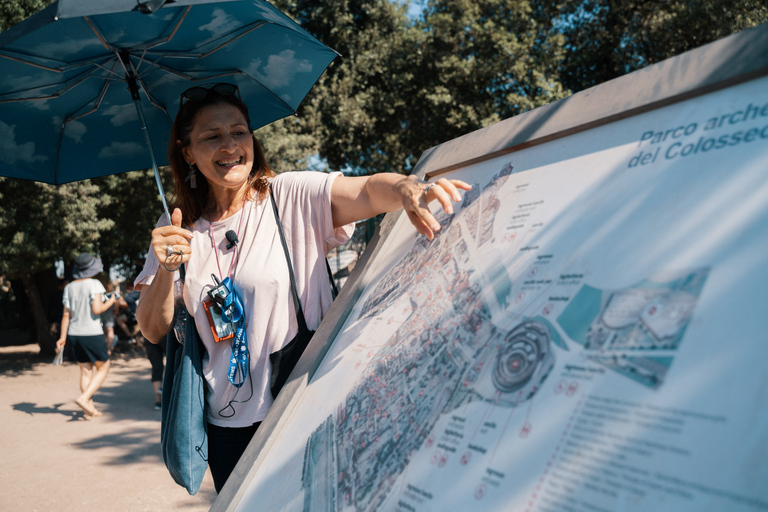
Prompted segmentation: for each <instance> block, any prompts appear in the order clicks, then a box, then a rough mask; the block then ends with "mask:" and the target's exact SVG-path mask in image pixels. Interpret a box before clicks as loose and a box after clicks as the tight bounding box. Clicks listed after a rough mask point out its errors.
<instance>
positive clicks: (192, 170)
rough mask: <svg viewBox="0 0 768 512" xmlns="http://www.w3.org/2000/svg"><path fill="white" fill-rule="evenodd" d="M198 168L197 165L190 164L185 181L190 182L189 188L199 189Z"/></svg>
mask: <svg viewBox="0 0 768 512" xmlns="http://www.w3.org/2000/svg"><path fill="white" fill-rule="evenodd" d="M196 172H197V166H196V165H195V164H189V174H187V177H186V178H184V181H188V182H189V188H197V174H196Z"/></svg>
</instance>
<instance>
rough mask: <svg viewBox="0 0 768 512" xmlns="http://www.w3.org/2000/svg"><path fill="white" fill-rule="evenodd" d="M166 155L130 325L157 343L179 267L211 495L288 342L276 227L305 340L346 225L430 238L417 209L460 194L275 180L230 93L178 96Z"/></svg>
mask: <svg viewBox="0 0 768 512" xmlns="http://www.w3.org/2000/svg"><path fill="white" fill-rule="evenodd" d="M168 155H169V160H170V162H171V167H172V170H173V175H174V178H175V187H176V195H177V198H178V204H177V206H178V207H177V208H175V209H174V211H173V215H172V225H170V226H169V225H168V223H167V221H166V220H165V218H164V217H163V218H161V219H160V221H159V222H158V227H157V228H156V229H155V230H154V231H153V232H152V242H151V249H150V251H149V252H148V254H147V261H146V264H145V267H144V270H143V271H142V273H141V274H140V275H139V276H138V277H137V279H136V287H137V288H138V289H141V300H140V302H139V307H138V310H137V313H136V316H137V319H138V322H139V325H140V327H141V331H142V333H143V334H144V336H145V337H146V338H147V339H148V340H150V341H152V342H154V343H157V342H159V341H160V340H161V339H162V338H163V337H165V335H166V334H167V333H168V332H169V331H170V330H171V328H172V323H173V318H174V305H175V301H176V300H177V297H176V296H175V295H176V294H175V290H177V289H178V286H176V285H175V284H174V283H175V274H176V273H175V272H174V269H175V268H177V267H178V265H180V264H182V263H184V264H185V268H186V279H185V282H184V287H183V300H184V303H185V305H186V307H187V309H188V311H189V313H190V314H191V315H192V317H193V318H194V320H195V324H196V327H197V331H198V333H199V334H200V337H201V339H202V341H203V344H204V345H205V349H206V352H207V354H206V356H205V358H204V360H203V374H204V376H205V379H206V382H207V392H206V401H207V411H208V412H207V415H208V417H207V421H208V443H209V444H208V463H209V467H210V469H211V473H212V476H213V480H214V485H215V487H216V490H217V492H218V491H220V490H221V488H222V486H223V485H224V482H225V481H226V480H227V478H228V476H229V474H230V473H231V471H232V470H233V469H234V466H235V464H236V463H237V460H238V459H239V458H240V455H241V454H242V453H243V452H244V450H245V448H246V446H247V445H248V442H249V441H250V439H251V437H252V436H253V434H254V432H255V431H256V429H257V428H258V426H259V424H260V422H261V420H262V419H264V417H265V416H266V414H267V411H268V410H269V407H270V406H271V405H272V402H273V396H272V394H271V392H270V377H271V372H272V367H271V365H270V360H269V355H270V354H271V353H273V352H276V351H277V350H280V349H281V348H282V347H284V346H285V345H286V344H287V343H288V342H290V341H291V340H292V339H293V338H294V337H295V336H296V334H297V332H298V323H297V320H296V313H295V312H294V307H293V302H292V295H291V280H290V276H289V270H288V265H287V262H286V253H285V250H284V248H283V246H282V245H281V238H280V234H279V230H278V222H280V223H281V224H282V228H283V230H284V233H285V237H286V239H287V246H288V253H289V254H290V259H291V262H292V265H293V270H294V272H295V282H296V287H297V291H298V295H299V296H300V303H301V307H302V309H303V314H304V318H305V320H306V324H307V326H308V327H309V329H310V330H314V329H316V328H317V327H318V325H319V324H320V321H321V320H322V317H323V315H324V314H325V312H326V311H327V310H328V308H329V307H330V305H331V302H332V300H333V298H332V293H331V286H330V282H329V279H328V274H327V273H326V268H325V261H324V260H325V255H326V254H327V253H328V251H329V250H330V249H331V248H332V247H334V246H337V245H339V244H341V243H344V242H345V241H346V240H348V239H349V237H350V236H351V234H352V230H353V229H354V222H356V221H358V220H362V219H366V218H370V217H373V216H375V215H378V214H380V213H383V212H389V211H394V210H397V209H399V208H404V209H405V210H406V212H407V213H408V216H409V218H410V220H411V222H412V223H413V224H414V226H415V227H416V229H417V230H418V231H419V232H420V233H422V234H424V235H426V236H427V237H428V238H430V239H431V238H432V237H433V236H434V234H435V232H436V231H438V230H439V229H440V224H439V223H438V222H437V221H436V219H435V218H434V217H433V215H432V214H431V212H430V211H429V209H428V208H427V203H428V202H429V201H431V200H434V199H437V200H438V201H439V202H440V203H441V205H442V207H443V209H444V210H445V211H446V212H447V213H452V211H453V208H452V204H451V201H458V200H460V195H459V189H463V190H469V188H470V187H469V185H467V184H466V183H464V182H462V181H458V180H450V181H449V180H446V179H441V180H438V181H437V182H436V183H435V184H430V185H427V184H426V183H424V182H423V181H421V180H418V179H416V178H414V177H404V176H401V175H399V174H390V173H383V174H377V175H373V176H368V177H344V176H342V175H341V173H331V174H324V173H318V172H292V173H286V174H282V175H280V176H276V175H275V173H274V172H273V171H272V170H271V169H270V168H269V166H268V164H267V162H266V161H265V159H264V155H263V152H262V150H261V147H260V145H259V143H258V141H257V140H256V138H255V137H254V136H253V130H252V129H251V123H250V118H249V115H248V109H247V107H246V106H245V104H244V103H243V102H242V101H241V99H240V97H239V92H238V90H237V88H236V87H235V86H234V85H230V84H216V85H214V86H211V87H208V88H201V87H195V88H192V89H190V90H188V91H186V92H185V93H184V94H183V95H182V98H181V106H180V109H179V112H178V115H177V116H176V119H175V122H174V126H173V131H172V132H171V140H170V144H169V149H168ZM270 194H272V198H274V200H275V203H276V205H277V211H278V212H279V219H277V218H276V216H275V213H273V207H272V204H271V201H272V198H270ZM182 226H184V227H182ZM233 242H234V243H233ZM226 278H229V282H231V283H233V286H232V288H231V289H229V291H228V290H227V289H225V288H226V287H224V285H223V284H221V283H222V282H225V279H226ZM222 287H224V288H222ZM232 291H234V293H235V294H236V297H237V298H236V300H238V299H239V302H240V306H241V310H242V312H243V315H242V316H243V318H244V322H243V324H242V325H243V326H244V327H243V329H244V336H243V339H244V340H245V342H244V343H245V346H243V347H240V346H238V347H237V348H235V347H236V344H237V343H241V341H239V340H240V336H233V335H232V334H233V333H228V332H227V331H226V329H220V327H222V326H221V325H219V321H218V320H217V319H216V315H213V314H211V309H212V307H213V305H214V304H213V303H214V302H215V301H217V296H221V295H220V294H222V293H223V294H227V293H231V292H232ZM214 309H215V308H214ZM224 327H226V326H224ZM243 352H245V353H246V354H249V357H246V358H245V359H244V361H247V363H246V365H245V367H241V366H240V365H241V362H240V360H239V358H233V357H232V356H233V354H236V353H241V354H242V353H243ZM233 375H234V376H235V377H237V378H233Z"/></svg>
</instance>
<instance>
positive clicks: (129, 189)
mask: <svg viewBox="0 0 768 512" xmlns="http://www.w3.org/2000/svg"><path fill="white" fill-rule="evenodd" d="M169 174H170V173H169V172H168V169H167V168H162V169H161V176H162V177H163V188H164V189H165V190H166V191H169V190H172V184H171V177H170V175H169ZM91 181H92V183H93V184H94V185H96V186H97V187H98V189H99V191H100V193H101V194H102V196H103V197H104V201H103V202H102V204H101V205H100V206H99V208H98V216H99V218H101V219H106V220H109V221H110V223H109V224H108V226H107V228H106V229H104V230H102V231H101V233H100V236H99V238H98V241H97V242H96V244H95V246H94V247H95V250H96V252H97V253H98V254H99V256H100V257H101V259H102V261H103V263H104V269H105V270H107V271H109V270H111V269H114V270H117V271H119V272H120V273H122V274H123V275H124V276H125V277H126V278H127V279H130V280H132V279H133V278H134V277H135V276H136V275H137V274H138V273H139V272H140V271H141V269H142V268H143V267H144V260H145V257H146V255H147V250H148V249H149V241H150V237H151V233H152V230H153V229H154V227H155V225H156V224H157V220H158V219H159V218H160V216H161V215H162V214H163V203H162V202H161V201H160V197H159V194H158V190H157V185H156V183H155V177H154V173H153V172H152V170H151V169H146V170H142V171H133V172H127V173H123V174H117V175H113V176H104V177H102V178H94V179H93V180H91ZM169 207H170V206H169Z"/></svg>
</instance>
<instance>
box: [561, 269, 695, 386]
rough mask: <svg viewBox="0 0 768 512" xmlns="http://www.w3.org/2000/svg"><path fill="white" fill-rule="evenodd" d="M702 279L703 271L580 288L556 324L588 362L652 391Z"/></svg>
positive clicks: (665, 368) (676, 344)
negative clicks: (608, 286)
mask: <svg viewBox="0 0 768 512" xmlns="http://www.w3.org/2000/svg"><path fill="white" fill-rule="evenodd" d="M708 274H709V269H706V268H705V269H696V270H691V271H686V272H681V273H679V275H678V276H674V277H670V276H663V277H660V278H658V277H657V278H655V279H654V278H650V279H646V280H644V281H642V282H640V283H638V284H637V285H635V286H632V287H628V288H622V289H619V290H613V291H606V290H598V289H596V288H592V287H590V286H587V285H584V286H582V288H581V289H580V290H579V292H578V293H577V294H576V296H575V297H574V298H573V299H572V300H571V302H570V303H569V304H568V306H567V307H566V308H565V310H564V311H563V313H562V314H561V315H560V316H559V317H558V319H557V321H558V323H559V324H560V326H561V327H562V328H563V330H564V331H565V332H566V334H568V337H569V338H570V339H571V340H573V341H575V342H576V343H579V344H581V345H583V346H584V348H585V349H586V351H587V352H588V353H591V354H592V355H590V356H589V358H590V359H592V360H593V361H596V362H598V363H601V364H603V365H605V366H607V367H609V368H611V369H613V370H615V371H617V372H619V373H621V374H622V375H625V376H627V377H630V378H632V379H634V380H636V381H637V382H640V383H642V384H644V385H646V386H649V387H652V388H656V387H658V386H660V385H661V384H662V383H663V382H664V377H665V376H666V374H667V371H668V369H669V367H670V365H671V363H672V359H673V354H674V351H676V350H677V348H678V347H679V345H680V342H681V340H682V339H683V335H684V334H685V329H686V327H687V326H688V323H689V322H690V321H691V317H692V315H693V312H694V310H695V308H696V303H697V301H698V298H699V295H700V294H701V290H702V288H703V287H704V283H705V281H706V280H707V275H708ZM662 352H663V353H662Z"/></svg>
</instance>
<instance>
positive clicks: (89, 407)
mask: <svg viewBox="0 0 768 512" xmlns="http://www.w3.org/2000/svg"><path fill="white" fill-rule="evenodd" d="M75 403H76V404H77V405H78V406H79V407H80V408H81V409H82V410H83V412H85V414H88V415H91V416H94V417H95V416H97V415H98V414H99V411H97V410H96V408H95V407H94V406H93V404H92V403H90V402H87V401H85V400H83V398H82V397H78V398H77V399H76V400H75Z"/></svg>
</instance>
